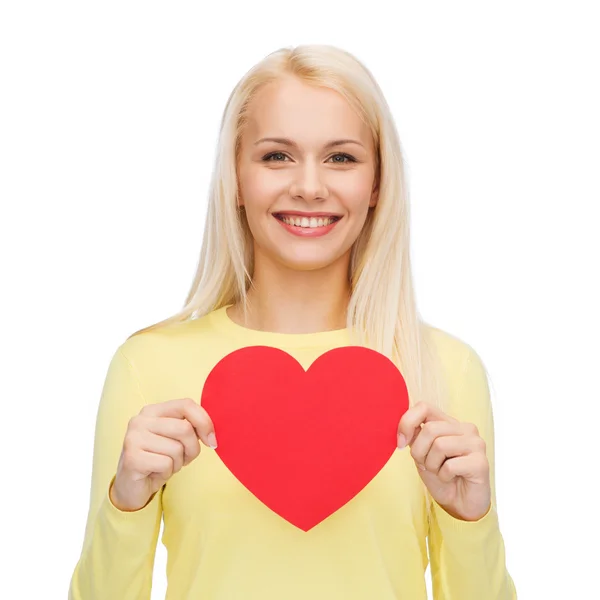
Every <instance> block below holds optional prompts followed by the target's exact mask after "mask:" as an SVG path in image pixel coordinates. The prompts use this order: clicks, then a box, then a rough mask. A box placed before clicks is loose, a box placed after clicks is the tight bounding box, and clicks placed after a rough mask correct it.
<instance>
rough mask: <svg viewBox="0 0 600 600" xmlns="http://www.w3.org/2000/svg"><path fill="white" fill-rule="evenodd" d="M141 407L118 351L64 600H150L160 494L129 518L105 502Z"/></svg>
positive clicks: (100, 416) (98, 429) (104, 394)
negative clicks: (75, 558)
mask: <svg viewBox="0 0 600 600" xmlns="http://www.w3.org/2000/svg"><path fill="white" fill-rule="evenodd" d="M144 404H145V401H144V399H143V397H142V394H141V391H140V388H139V383H138V380H137V378H136V375H135V373H134V371H133V367H132V365H131V364H130V362H129V360H128V359H127V357H126V356H125V355H124V354H123V352H122V350H121V348H118V349H117V351H116V352H115V354H114V355H113V357H112V360H111V362H110V365H109V368H108V373H107V375H106V380H105V383H104V387H103V390H102V395H101V398H100V404H99V408H98V414H97V420H96V431H95V438H94V458H93V467H92V483H91V494H90V505H89V513H88V517H87V523H86V528H85V535H84V541H83V547H82V551H81V556H80V559H79V561H78V563H77V565H76V567H75V570H74V573H73V575H72V579H71V583H70V587H69V600H103V599H105V598H106V599H109V598H110V599H111V600H112V599H113V598H114V599H117V598H123V599H125V598H127V600H148V599H149V598H150V591H151V587H152V572H153V568H154V557H155V552H156V543H157V540H158V534H159V530H160V522H161V517H162V489H161V490H160V491H159V492H158V493H157V494H155V496H154V497H153V498H152V499H151V500H150V501H149V502H148V504H147V505H146V506H145V507H144V508H142V509H140V510H138V511H134V512H125V511H121V510H119V509H117V508H116V507H115V505H114V504H113V503H112V501H111V498H110V496H109V488H110V486H111V484H112V482H113V480H114V477H115V476H116V471H117V464H118V461H119V456H120V454H121V449H122V446H123V440H124V438H125V432H126V430H127V425H128V422H129V419H131V418H132V417H134V416H135V415H136V414H138V413H139V411H140V410H141V408H142V407H143V406H144Z"/></svg>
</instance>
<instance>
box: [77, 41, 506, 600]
mask: <svg viewBox="0 0 600 600" xmlns="http://www.w3.org/2000/svg"><path fill="white" fill-rule="evenodd" d="M407 196H408V195H407V191H406V188H405V180H404V168H403V162H402V157H401V150H400V143H399V140H398V137H397V133H396V130H395V127H394V124H393V119H392V116H391V114H390V111H389V109H388V106H387V104H386V101H385V99H384V97H383V95H382V93H381V91H380V89H379V87H378V85H377V83H376V82H375V81H374V79H373V77H372V75H371V74H370V73H369V71H368V70H367V69H366V68H365V67H364V66H363V65H362V64H361V63H360V62H359V61H357V60H356V59H355V58H354V57H352V56H351V55H350V54H349V53H347V52H344V51H342V50H340V49H337V48H334V47H330V46H301V47H297V48H294V49H281V50H279V51H277V52H274V53H273V54H271V55H269V56H267V57H266V58H265V59H264V60H263V61H262V62H261V63H259V64H258V65H256V66H255V67H254V68H253V69H252V70H251V71H250V72H248V73H247V74H246V75H245V77H244V78H243V79H242V80H241V81H240V83H239V84H238V85H237V86H236V88H235V89H234V91H233V93H232V95H231V97H230V99H229V101H228V103H227V106H226V109H225V113H224V117H223V121H222V124H221V133H220V140H219V146H218V156H217V162H216V168H215V171H214V175H213V180H212V185H211V191H210V197H209V207H208V216H207V220H206V228H205V232H204V238H203V244H202V251H201V257H200V262H199V265H198V270H197V273H196V276H195V279H194V283H193V285H192V289H191V291H190V293H189V294H188V298H187V300H186V303H185V306H184V308H183V309H182V310H181V311H180V312H179V313H178V314H176V315H174V316H173V317H171V318H169V319H167V320H165V321H162V322H160V323H157V324H155V325H153V326H151V327H148V328H146V329H143V330H141V331H138V332H137V333H136V334H134V335H132V336H131V337H130V338H128V339H127V340H125V342H124V343H123V344H122V345H121V346H120V347H119V348H118V349H117V351H116V352H115V354H114V356H113V358H112V361H111V363H110V366H109V369H108V374H107V377H106V381H105V385H104V389H103V392H102V397H101V401H100V407H99V412H98V419H97V426H96V437H95V447H94V464H93V475H92V491H91V501H90V509H89V516H88V522H87V527H86V532H85V539H84V544H83V549H82V554H81V558H80V560H79V562H78V564H77V566H76V569H75V572H74V574H73V577H72V581H71V587H70V597H71V598H72V599H73V600H91V599H100V598H111V599H113V598H114V599H123V600H128V599H134V598H135V599H138V598H149V597H150V589H151V582H152V569H153V562H154V555H155V549H156V543H157V538H158V533H159V527H160V521H161V517H164V524H165V528H164V535H163V539H162V541H163V543H164V544H165V546H166V547H167V550H168V556H169V560H168V569H167V575H168V593H167V597H168V598H173V599H183V598H206V599H210V600H237V599H245V600H247V599H253V598H261V599H263V600H265V599H271V598H272V599H273V600H275V599H276V600H283V599H285V600H293V599H296V598H298V599H300V598H302V599H305V598H315V599H317V598H319V599H320V598H323V599H327V600H333V599H337V598H339V599H340V600H342V599H343V600H353V599H357V600H358V599H361V600H363V599H372V598H373V599H377V600H388V599H389V600H392V599H406V600H417V599H419V598H426V587H425V580H424V571H425V569H426V567H427V564H428V560H429V561H430V564H431V574H432V582H433V591H434V597H435V598H436V599H438V600H441V599H443V598H456V599H460V600H486V599H491V598H494V599H506V600H508V599H513V598H516V592H515V588H514V584H513V581H512V579H511V577H510V575H509V573H508V572H507V569H506V565H505V552H504V543H503V539H502V536H501V533H500V530H499V523H498V515H497V511H496V504H495V502H496V500H495V486H494V445H493V441H494V439H493V435H494V431H493V418H492V410H491V405H490V396H489V390H488V386H487V378H486V373H485V369H484V367H483V364H482V362H481V360H480V359H479V357H478V355H477V354H476V353H475V351H474V350H473V349H472V348H471V347H470V346H469V345H468V344H466V343H464V342H462V341H460V340H459V339H457V338H455V337H453V336H451V335H450V334H448V333H445V332H443V331H442V330H440V329H437V328H434V327H432V326H429V325H427V324H426V323H424V322H423V320H422V319H420V318H419V316H418V313H417V310H416V307H415V299H414V291H413V283H412V276H411V270H410V261H409V246H410V239H409V211H408V197H407ZM348 345H364V346H367V347H369V348H371V349H373V350H376V351H378V352H379V353H381V354H383V355H385V356H387V357H389V358H391V359H392V360H393V361H394V362H395V363H396V365H397V366H398V368H399V369H400V372H401V373H402V375H403V377H404V379H405V381H406V387H407V389H408V393H409V399H410V408H409V409H408V410H407V411H406V412H405V413H404V415H403V416H402V418H401V420H400V421H399V423H398V449H397V450H396V451H395V452H394V453H393V455H392V457H391V458H390V460H389V461H388V462H387V463H386V464H385V466H384V467H383V468H382V469H381V471H380V472H379V473H378V474H377V475H376V476H375V477H374V478H373V479H372V481H370V482H369V483H368V484H367V485H366V486H365V487H364V489H362V490H361V491H360V492H359V493H358V494H357V495H356V496H355V497H354V498H352V500H350V501H349V502H348V503H347V504H345V505H344V506H341V507H339V509H338V510H336V511H334V512H333V514H331V515H330V516H329V517H328V518H326V519H324V520H322V521H321V522H320V523H318V525H316V526H315V527H313V528H310V529H309V530H308V531H303V530H301V529H299V528H298V527H295V526H294V525H293V524H292V523H289V522H287V521H286V520H285V519H282V518H281V516H280V515H278V514H276V513H275V512H274V511H272V510H270V509H269V508H268V506H266V505H265V504H263V503H262V502H261V501H259V500H258V499H257V497H256V496H255V495H253V494H252V493H251V492H250V491H249V490H248V489H246V487H244V485H242V483H240V481H239V480H238V479H236V477H234V476H233V475H232V473H231V472H230V470H229V469H228V468H227V466H226V465H225V464H224V463H223V461H222V460H220V458H219V454H218V452H217V451H215V448H217V444H218V433H219V432H218V428H217V430H216V431H215V426H214V423H213V422H212V420H211V417H210V414H209V413H208V411H207V410H205V409H204V408H203V407H202V406H201V403H200V393H199V392H200V391H201V390H202V389H203V386H204V384H205V382H206V380H207V377H208V375H209V373H210V372H211V371H212V369H213V367H215V365H217V363H219V361H220V360H221V359H222V358H223V357H225V356H226V355H229V354H230V353H232V352H233V351H235V350H237V349H240V348H245V347H249V346H271V347H274V348H279V349H282V350H284V351H285V352H287V353H288V354H290V355H291V356H292V357H294V358H295V359H296V360H297V361H298V362H299V363H300V364H301V365H302V366H303V367H304V368H305V369H308V367H309V366H310V365H311V364H312V363H313V362H314V361H315V360H316V359H317V358H318V357H319V356H321V355H323V353H325V352H327V351H328V350H331V349H333V348H337V347H344V346H348ZM332 376H336V377H344V374H343V373H337V374H332ZM243 400H244V399H243V397H242V398H240V399H239V401H240V402H243ZM256 435H257V436H259V435H261V431H260V427H257V430H256ZM199 440H201V441H202V442H203V444H204V445H205V446H206V448H204V449H203V450H202V452H201V451H200V449H201V446H200V442H199ZM305 442H306V444H307V445H309V444H310V443H311V438H310V431H307V432H306V438H305ZM369 443H370V439H369V432H368V431H367V432H365V437H364V438H362V439H357V440H356V459H358V458H359V456H360V453H361V446H363V445H367V444H369ZM349 460H352V457H349ZM183 467H186V468H183ZM427 540H428V542H429V554H428V551H427Z"/></svg>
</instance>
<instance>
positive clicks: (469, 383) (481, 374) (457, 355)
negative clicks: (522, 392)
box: [425, 325, 490, 418]
mask: <svg viewBox="0 0 600 600" xmlns="http://www.w3.org/2000/svg"><path fill="white" fill-rule="evenodd" d="M425 329H426V332H427V335H428V338H429V340H430V342H431V345H432V347H433V348H434V349H435V351H436V354H437V357H438V359H439V363H440V368H441V370H442V372H443V375H444V378H445V380H446V384H447V390H448V394H449V402H450V405H449V412H451V413H453V414H455V416H458V417H462V418H467V417H468V416H470V413H471V412H472V410H475V409H477V410H479V409H485V410H487V408H486V407H487V406H488V405H489V402H490V389H489V378H488V372H487V369H486V366H485V363H484V361H483V359H482V357H481V356H480V354H479V353H478V352H477V351H476V350H475V348H474V347H473V346H472V345H471V344H470V343H469V342H467V341H466V340H464V339H462V338H460V337H458V336H457V335H455V334H452V333H450V332H448V331H444V330H442V329H440V328H438V327H433V326H432V325H426V327H425Z"/></svg>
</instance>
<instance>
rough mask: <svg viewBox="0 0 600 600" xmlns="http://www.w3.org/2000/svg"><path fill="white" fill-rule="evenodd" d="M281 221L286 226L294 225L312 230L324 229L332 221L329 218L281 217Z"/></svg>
mask: <svg viewBox="0 0 600 600" xmlns="http://www.w3.org/2000/svg"><path fill="white" fill-rule="evenodd" d="M282 221H283V222H284V223H287V224H288V225H295V226H296V227H310V228H311V229H314V228H316V227H326V226H327V225H331V223H333V221H334V219H333V218H331V217H286V216H284V217H282Z"/></svg>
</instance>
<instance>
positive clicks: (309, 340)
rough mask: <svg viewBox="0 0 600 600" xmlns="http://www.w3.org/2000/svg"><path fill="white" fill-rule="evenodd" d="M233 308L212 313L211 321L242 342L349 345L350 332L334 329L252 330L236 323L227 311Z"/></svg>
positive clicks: (291, 345) (307, 346) (301, 345)
mask: <svg viewBox="0 0 600 600" xmlns="http://www.w3.org/2000/svg"><path fill="white" fill-rule="evenodd" d="M230 306H233V305H232V304H227V305H225V306H223V307H221V308H217V309H215V310H214V311H213V312H212V313H210V319H211V321H212V323H213V325H215V326H216V327H217V328H219V329H220V330H221V331H223V332H225V333H227V334H229V335H232V336H234V337H236V338H238V339H239V340H240V341H242V342H244V343H247V344H251V345H255V346H262V345H264V346H276V347H287V348H301V347H306V348H310V347H318V346H338V345H346V344H348V343H349V339H350V330H349V329H348V328H347V327H346V328H344V329H332V330H329V331H317V332H314V333H280V332H276V331H263V330H260V329H250V328H249V327H245V326H243V325H240V324H238V323H236V322H235V321H234V320H233V319H232V318H231V317H230V316H229V315H228V314H227V309H228V308H229V307H230Z"/></svg>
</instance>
